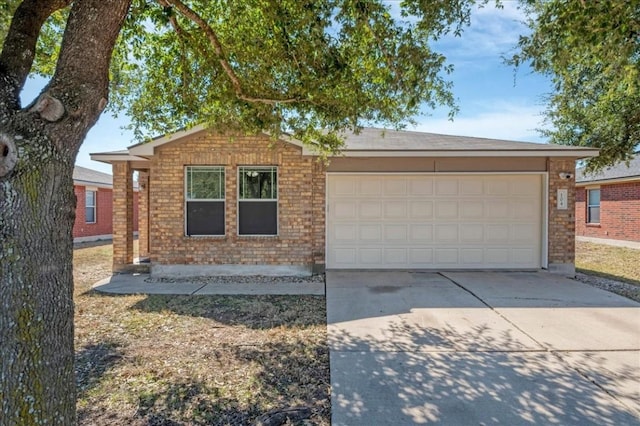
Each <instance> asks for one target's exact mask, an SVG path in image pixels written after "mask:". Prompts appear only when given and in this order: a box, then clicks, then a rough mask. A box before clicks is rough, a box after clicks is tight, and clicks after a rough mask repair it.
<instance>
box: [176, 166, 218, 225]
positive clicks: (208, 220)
mask: <svg viewBox="0 0 640 426" xmlns="http://www.w3.org/2000/svg"><path fill="white" fill-rule="evenodd" d="M184 198H185V217H186V223H185V233H186V235H190V236H192V235H224V210H225V202H224V167H222V166H187V167H186V170H185V197H184Z"/></svg>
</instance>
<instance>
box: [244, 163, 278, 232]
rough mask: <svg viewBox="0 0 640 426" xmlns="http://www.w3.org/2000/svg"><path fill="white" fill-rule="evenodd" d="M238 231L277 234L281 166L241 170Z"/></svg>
mask: <svg viewBox="0 0 640 426" xmlns="http://www.w3.org/2000/svg"><path fill="white" fill-rule="evenodd" d="M238 234H239V235H277V234H278V169H277V168H276V167H240V168H239V169H238Z"/></svg>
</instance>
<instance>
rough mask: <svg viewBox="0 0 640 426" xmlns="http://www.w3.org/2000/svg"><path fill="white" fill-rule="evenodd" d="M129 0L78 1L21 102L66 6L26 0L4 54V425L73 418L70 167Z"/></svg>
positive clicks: (0, 69)
mask: <svg viewBox="0 0 640 426" xmlns="http://www.w3.org/2000/svg"><path fill="white" fill-rule="evenodd" d="M130 2H131V0H110V1H104V0H77V1H75V2H73V6H72V9H71V11H70V14H69V18H68V21H67V25H66V29H65V33H64V37H63V41H62V46H61V48H60V55H59V59H58V62H57V64H56V71H55V75H54V76H53V78H52V80H51V82H50V83H49V85H48V86H47V87H46V88H45V89H44V90H43V93H42V94H41V95H40V96H39V97H38V99H37V100H36V101H35V102H34V103H33V104H32V105H30V106H28V107H27V108H24V109H23V108H20V102H19V99H18V98H17V96H18V94H19V93H20V91H21V89H22V86H23V84H24V82H25V80H26V76H27V74H28V72H29V70H30V68H31V64H32V61H33V57H34V55H35V42H36V41H37V37H38V34H39V33H40V26H41V25H42V23H43V22H44V20H45V19H46V17H47V16H49V15H50V14H51V13H52V12H53V11H55V10H58V9H59V8H60V7H64V6H66V5H67V4H68V3H69V0H24V1H23V2H22V3H21V4H20V6H19V7H18V10H17V11H16V13H15V14H14V20H13V21H12V23H11V27H10V28H9V32H8V34H7V37H6V38H5V43H4V46H3V49H2V52H1V54H0V268H1V270H0V425H2V426H5V425H11V426H12V425H20V426H22V425H43V424H47V425H73V424H75V422H76V400H75V380H74V348H73V314H74V306H73V274H72V261H73V257H72V256H73V237H72V230H73V222H74V219H75V205H76V201H75V196H74V191H73V178H72V175H73V167H74V163H75V159H76V155H77V153H78V150H79V148H80V145H81V143H82V141H83V140H84V138H85V136H86V134H87V132H88V131H89V129H90V128H91V127H92V126H93V125H94V124H95V122H96V121H97V119H98V117H99V116H100V113H101V112H102V110H103V109H104V107H105V105H106V102H107V93H108V85H109V79H108V71H109V64H110V61H111V54H112V51H113V47H114V44H115V40H116V38H117V36H118V33H119V32H120V28H121V26H122V23H123V21H124V18H125V16H126V14H127V12H128V9H129V5H130Z"/></svg>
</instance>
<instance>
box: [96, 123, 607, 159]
mask: <svg viewBox="0 0 640 426" xmlns="http://www.w3.org/2000/svg"><path fill="white" fill-rule="evenodd" d="M202 131H207V128H206V127H205V126H204V125H199V126H195V127H192V128H190V129H188V130H180V131H178V132H176V133H173V134H170V135H165V136H162V137H159V138H156V139H153V140H151V141H149V142H147V143H142V144H135V145H132V146H130V147H129V148H128V149H127V150H125V151H114V152H104V153H94V154H91V158H92V159H93V160H98V161H104V162H111V161H125V160H128V161H137V160H141V161H146V159H147V158H149V157H151V156H153V155H154V154H155V149H156V148H157V147H159V146H161V145H164V144H166V143H170V142H175V141H177V140H179V139H181V138H184V137H187V136H190V135H193V134H195V133H198V132H202ZM343 137H344V138H345V146H344V147H343V149H342V155H343V156H347V157H406V156H412V157H415V156H418V157H471V156H473V157H547V156H557V157H571V158H588V157H594V156H597V155H598V150H597V149H593V148H584V147H574V146H565V145H550V144H544V143H533V142H517V141H509V140H502V139H489V138H476V137H469V136H452V135H441V134H437V133H425V132H415V131H404V130H388V129H377V128H370V127H369V128H364V129H362V130H361V131H360V132H359V133H358V134H353V133H347V134H343ZM283 140H284V141H286V142H288V143H291V144H294V145H296V146H299V147H301V148H302V153H303V154H304V155H315V154H316V152H315V151H313V148H309V147H307V146H305V145H303V144H302V143H301V142H300V141H298V140H296V139H294V138H291V137H286V136H283Z"/></svg>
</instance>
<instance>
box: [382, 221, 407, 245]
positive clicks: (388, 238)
mask: <svg viewBox="0 0 640 426" xmlns="http://www.w3.org/2000/svg"><path fill="white" fill-rule="evenodd" d="M407 240H408V233H407V225H406V224H390V225H385V226H384V241H385V242H406V241H407Z"/></svg>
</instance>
